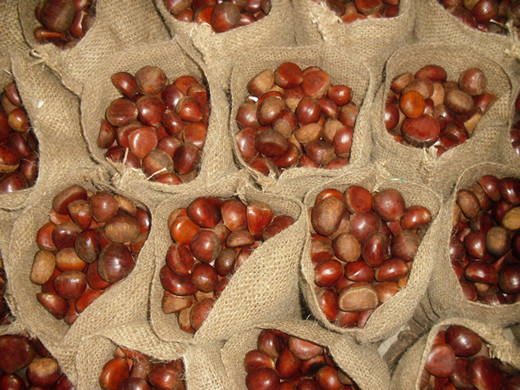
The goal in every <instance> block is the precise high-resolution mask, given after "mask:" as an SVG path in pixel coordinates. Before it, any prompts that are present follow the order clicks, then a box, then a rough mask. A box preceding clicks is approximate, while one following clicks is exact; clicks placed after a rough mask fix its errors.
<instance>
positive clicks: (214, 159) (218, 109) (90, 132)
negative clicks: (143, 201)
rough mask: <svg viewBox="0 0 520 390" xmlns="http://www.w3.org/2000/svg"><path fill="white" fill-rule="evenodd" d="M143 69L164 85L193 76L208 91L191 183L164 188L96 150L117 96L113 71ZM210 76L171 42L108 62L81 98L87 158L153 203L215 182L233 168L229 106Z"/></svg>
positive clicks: (137, 49)
mask: <svg viewBox="0 0 520 390" xmlns="http://www.w3.org/2000/svg"><path fill="white" fill-rule="evenodd" d="M146 65H155V66H158V67H160V68H162V69H163V70H164V72H165V73H166V76H167V77H168V80H169V82H173V81H174V80H175V79H176V78H178V77H180V76H184V75H190V76H194V77H196V78H197V79H199V80H201V81H202V82H204V83H206V87H207V88H208V91H209V94H210V96H209V99H210V100H209V103H210V110H211V112H210V118H209V123H208V131H207V135H206V141H205V144H204V147H203V151H202V156H201V161H200V166H199V173H198V176H197V178H196V179H195V180H193V181H191V182H188V183H185V184H180V185H167V184H162V183H157V182H153V181H151V180H148V179H147V178H146V176H145V174H144V172H142V171H141V170H136V169H132V168H129V167H128V166H126V165H124V164H122V163H114V162H111V161H108V160H106V159H105V157H104V155H105V152H106V149H101V148H99V147H98V146H97V143H96V140H97V136H98V133H99V127H100V123H101V120H102V119H104V118H105V111H106V109H107V107H108V106H109V105H110V102H111V101H112V100H114V99H116V98H118V97H120V96H121V95H120V94H119V92H118V91H117V90H116V88H115V87H114V86H113V85H112V82H111V81H110V76H111V75H112V74H113V73H116V72H120V71H127V72H130V73H132V74H135V72H136V71H137V70H138V69H140V68H141V67H143V66H146ZM213 76H214V74H210V73H209V72H207V71H206V69H205V67H204V65H199V64H198V63H197V62H194V61H193V60H191V59H190V58H189V57H188V56H187V55H186V54H185V53H184V52H183V51H182V49H181V48H180V46H179V45H178V44H177V42H176V40H172V41H169V42H163V43H158V44H153V45H143V46H136V47H134V48H131V49H129V50H126V51H123V52H121V53H119V54H118V55H117V56H114V57H111V58H109V59H108V60H107V61H104V62H103V63H102V64H100V66H99V68H98V69H97V70H96V72H95V73H94V74H92V76H91V77H90V78H89V80H88V82H87V84H86V87H85V89H84V91H83V95H82V100H81V122H82V126H83V132H84V137H85V139H86V140H87V144H88V146H89V149H90V152H91V154H92V157H93V158H94V159H95V160H96V161H97V162H98V163H100V164H101V165H103V166H107V167H109V169H111V170H112V171H113V172H114V174H115V176H116V178H115V180H116V182H117V185H118V186H119V187H121V188H125V189H126V190H127V191H129V192H130V193H134V194H136V195H137V196H138V195H139V194H140V193H142V191H143V188H146V189H147V190H148V191H149V197H150V198H153V199H154V201H155V202H156V203H157V204H158V203H159V202H160V201H162V200H164V196H165V195H166V194H168V193H178V192H182V191H193V190H195V189H196V188H197V187H199V186H200V185H205V184H208V183H212V182H215V181H216V180H218V179H219V178H221V177H223V176H225V175H226V174H229V173H232V172H235V171H236V170H237V169H236V167H235V165H234V163H233V155H232V151H231V147H230V142H231V141H230V138H229V137H230V136H229V134H228V132H227V130H226V125H227V120H228V115H229V106H228V102H227V99H226V96H225V94H224V92H223V91H222V89H221V88H220V87H218V86H217V84H216V83H215V82H214V80H215V79H214V77H213Z"/></svg>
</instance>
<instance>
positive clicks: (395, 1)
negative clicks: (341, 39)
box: [313, 0, 399, 23]
mask: <svg viewBox="0 0 520 390" xmlns="http://www.w3.org/2000/svg"><path fill="white" fill-rule="evenodd" d="M313 1H314V2H315V3H319V2H320V1H322V2H324V3H325V4H326V5H327V7H329V8H330V9H331V11H332V12H334V14H335V15H336V16H338V17H339V18H340V19H341V20H342V22H343V23H352V22H354V21H356V20H360V19H366V18H392V17H394V16H397V15H398V14H399V0H313Z"/></svg>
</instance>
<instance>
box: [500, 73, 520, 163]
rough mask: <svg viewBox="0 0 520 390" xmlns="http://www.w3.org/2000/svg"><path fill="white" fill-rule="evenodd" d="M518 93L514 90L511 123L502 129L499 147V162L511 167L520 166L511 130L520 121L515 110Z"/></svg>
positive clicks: (519, 158) (510, 115)
mask: <svg viewBox="0 0 520 390" xmlns="http://www.w3.org/2000/svg"><path fill="white" fill-rule="evenodd" d="M519 79H520V78H519ZM518 92H519V90H518V89H513V96H512V99H511V104H510V107H509V109H510V114H509V121H508V123H507V126H504V127H503V128H502V129H500V134H499V137H498V146H497V148H498V155H499V161H500V162H501V163H503V164H505V165H510V166H520V156H519V155H518V154H517V153H516V152H515V150H514V149H513V146H512V145H511V138H510V133H511V128H512V127H513V125H514V124H515V123H516V122H518V121H520V115H519V114H518V113H517V111H516V108H515V100H516V98H517V97H518Z"/></svg>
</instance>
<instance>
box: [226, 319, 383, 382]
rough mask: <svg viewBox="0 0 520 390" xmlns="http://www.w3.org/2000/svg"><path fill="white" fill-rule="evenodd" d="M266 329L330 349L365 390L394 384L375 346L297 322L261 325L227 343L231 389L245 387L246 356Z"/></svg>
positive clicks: (332, 355)
mask: <svg viewBox="0 0 520 390" xmlns="http://www.w3.org/2000/svg"><path fill="white" fill-rule="evenodd" d="M263 329H276V330H279V331H282V332H284V333H286V334H289V335H291V336H296V337H299V338H302V339H304V340H308V341H310V342H313V343H315V344H318V345H321V346H323V347H327V348H328V350H329V353H330V356H331V357H332V359H333V360H334V362H335V363H336V364H337V365H338V366H339V367H340V368H341V369H342V370H343V371H344V372H345V373H346V374H347V375H348V376H349V377H350V378H351V379H352V380H353V381H354V382H355V383H356V384H357V386H358V387H359V388H360V389H362V390H368V389H373V390H381V389H387V388H388V387H389V385H390V374H389V371H388V367H387V366H386V364H385V363H384V362H383V359H382V358H381V357H380V356H379V355H378V354H377V351H376V349H375V348H374V347H373V346H371V345H368V344H366V345H360V344H358V343H356V341H355V340H354V339H353V338H351V337H349V336H348V335H339V334H337V333H334V332H330V331H328V330H326V329H324V328H322V327H321V326H319V325H318V324H317V323H316V322H311V321H295V320H293V321H285V322H271V323H262V324H258V325H255V326H254V327H251V328H250V329H247V330H245V331H244V332H241V333H239V334H236V335H234V336H233V337H232V338H231V339H230V340H229V341H227V342H226V344H225V345H224V348H223V349H222V361H223V363H224V366H225V368H226V374H227V376H228V378H229V381H230V384H231V385H232V386H229V387H228V389H231V388H232V389H237V390H238V389H243V388H245V377H246V371H245V369H244V357H245V355H246V353H247V352H248V351H250V350H254V349H256V348H257V338H258V335H259V334H260V333H261V332H262V330H263Z"/></svg>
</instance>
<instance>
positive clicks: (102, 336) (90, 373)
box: [76, 321, 189, 390]
mask: <svg viewBox="0 0 520 390" xmlns="http://www.w3.org/2000/svg"><path fill="white" fill-rule="evenodd" d="M118 346H122V347H125V348H128V349H130V350H132V351H136V352H140V353H142V354H145V355H147V356H148V357H150V358H151V359H152V361H154V362H155V361H164V362H169V361H172V360H176V359H178V358H180V357H182V355H183V354H184V352H185V350H186V346H185V345H182V344H178V343H165V342H162V341H161V340H159V339H157V336H155V334H154V333H153V331H152V329H151V328H150V324H149V323H148V322H146V321H135V322H132V323H129V324H117V325H116V326H114V327H111V328H107V329H103V330H99V331H98V332H96V333H95V334H93V335H91V336H88V337H85V338H84V339H83V340H82V341H81V343H80V344H79V347H78V353H77V356H76V367H77V371H78V380H77V389H78V390H94V389H101V387H100V385H99V376H100V375H101V372H102V370H103V366H104V365H105V364H106V363H107V362H108V361H109V360H110V359H112V358H113V353H114V351H115V350H116V348H117V347H118ZM188 388H189V387H188Z"/></svg>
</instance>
